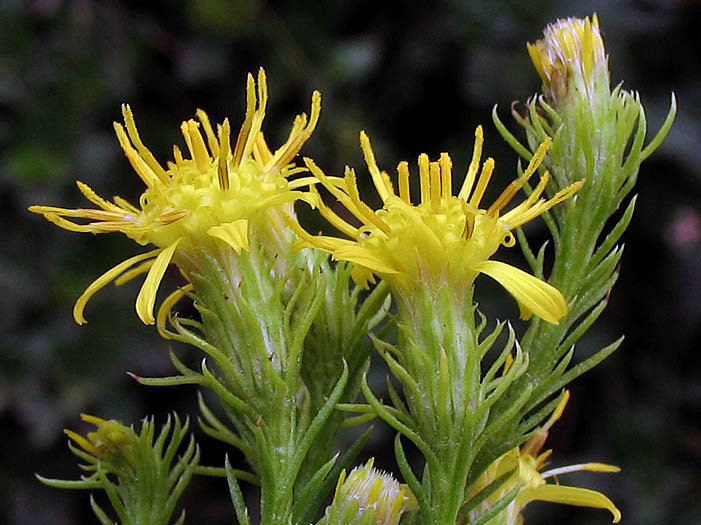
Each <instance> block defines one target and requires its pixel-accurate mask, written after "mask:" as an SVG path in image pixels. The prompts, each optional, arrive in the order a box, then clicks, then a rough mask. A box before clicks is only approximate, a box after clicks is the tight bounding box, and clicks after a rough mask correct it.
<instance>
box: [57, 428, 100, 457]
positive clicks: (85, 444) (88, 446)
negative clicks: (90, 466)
mask: <svg viewBox="0 0 701 525" xmlns="http://www.w3.org/2000/svg"><path fill="white" fill-rule="evenodd" d="M63 433H64V434H66V435H67V436H68V437H69V438H71V439H72V440H73V441H75V442H76V443H77V444H78V445H80V447H81V448H82V449H83V450H85V451H86V452H89V453H90V454H92V455H93V456H97V455H98V454H99V453H100V451H99V450H98V449H97V447H96V446H95V445H93V444H92V443H90V441H88V440H87V439H85V438H84V437H83V436H81V435H80V434H78V433H76V432H73V431H72V430H68V429H65V430H64V431H63Z"/></svg>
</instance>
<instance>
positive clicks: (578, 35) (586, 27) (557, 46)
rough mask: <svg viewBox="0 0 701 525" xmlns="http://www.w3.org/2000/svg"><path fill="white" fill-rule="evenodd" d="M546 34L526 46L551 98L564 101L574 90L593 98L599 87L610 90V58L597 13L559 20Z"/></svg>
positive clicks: (549, 27)
mask: <svg viewBox="0 0 701 525" xmlns="http://www.w3.org/2000/svg"><path fill="white" fill-rule="evenodd" d="M544 35H545V38H543V39H542V40H538V41H537V42H535V43H534V44H530V43H529V44H527V48H528V53H529V54H530V55H531V60H532V61H533V65H534V66H535V68H536V70H537V71H538V74H539V75H540V78H542V79H543V85H544V91H545V93H546V95H547V96H548V98H549V99H550V100H552V101H561V100H564V99H566V98H567V96H568V95H569V94H570V92H571V91H572V90H576V91H577V92H579V93H580V95H581V96H585V97H587V98H590V99H592V98H593V97H594V93H595V92H596V90H597V88H598V87H599V86H602V85H603V86H605V88H606V89H608V87H609V71H608V59H607V56H606V51H605V49H604V42H603V40H602V38H601V32H600V31H599V20H598V18H597V17H596V15H594V16H593V17H592V19H591V20H589V17H587V18H585V19H584V20H582V19H581V18H567V19H563V20H558V21H557V22H555V23H554V24H550V25H549V26H548V27H546V28H545V31H544Z"/></svg>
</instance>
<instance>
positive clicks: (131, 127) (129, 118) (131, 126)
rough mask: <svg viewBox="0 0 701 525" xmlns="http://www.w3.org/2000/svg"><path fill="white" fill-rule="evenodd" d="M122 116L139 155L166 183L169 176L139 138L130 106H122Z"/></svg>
mask: <svg viewBox="0 0 701 525" xmlns="http://www.w3.org/2000/svg"><path fill="white" fill-rule="evenodd" d="M122 115H123V116H124V124H126V126H127V132H128V133H129V138H130V139H131V142H132V143H133V144H134V146H135V147H136V150H137V151H138V152H139V155H140V156H141V157H142V158H143V159H144V161H145V162H146V164H147V165H148V166H149V167H150V168H151V170H152V171H153V173H155V174H156V177H158V178H159V179H161V180H162V181H163V182H165V181H166V180H167V179H168V176H167V175H166V171H165V170H164V169H163V167H162V166H161V165H160V164H159V163H158V161H157V160H156V157H154V156H153V153H151V151H150V150H149V149H148V148H147V147H146V146H144V143H143V142H141V137H139V132H138V131H137V130H136V122H135V121H134V114H133V113H132V111H131V108H130V107H129V104H122Z"/></svg>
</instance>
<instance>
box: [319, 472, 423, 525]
mask: <svg viewBox="0 0 701 525" xmlns="http://www.w3.org/2000/svg"><path fill="white" fill-rule="evenodd" d="M373 463H374V459H370V460H368V462H367V463H366V464H365V465H363V466H361V467H355V468H354V469H353V470H351V472H350V474H348V476H347V477H346V471H345V470H344V471H343V472H341V475H340V476H339V478H338V483H337V485H336V494H335V496H334V500H333V503H332V504H331V505H330V507H329V509H328V510H327V518H329V517H331V516H341V517H343V519H344V520H345V521H344V523H349V524H353V523H373V524H377V525H397V524H398V523H399V520H400V519H401V517H402V514H403V513H404V512H407V511H415V510H417V509H418V504H417V502H416V498H414V496H413V494H412V493H411V491H410V490H409V487H407V486H406V485H400V484H399V482H398V481H397V480H395V479H394V478H393V477H392V476H391V475H390V474H387V473H385V472H382V471H381V470H377V469H376V468H374V467H373ZM368 514H371V517H369V516H368ZM330 523H336V521H335V520H333V519H332V520H331V521H330Z"/></svg>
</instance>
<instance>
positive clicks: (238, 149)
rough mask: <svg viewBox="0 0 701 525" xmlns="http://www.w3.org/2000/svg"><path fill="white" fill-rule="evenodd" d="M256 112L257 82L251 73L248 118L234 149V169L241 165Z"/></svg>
mask: <svg viewBox="0 0 701 525" xmlns="http://www.w3.org/2000/svg"><path fill="white" fill-rule="evenodd" d="M255 111H256V82H255V80H253V75H251V74H250V73H249V74H248V77H246V116H245V118H244V119H243V124H241V129H240V130H239V135H238V138H237V139H236V146H235V147H234V158H233V160H232V164H233V166H234V168H237V167H238V165H239V164H240V163H241V159H242V158H243V149H244V146H245V144H246V141H247V140H248V134H249V133H250V131H251V124H252V122H253V115H254V113H255Z"/></svg>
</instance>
